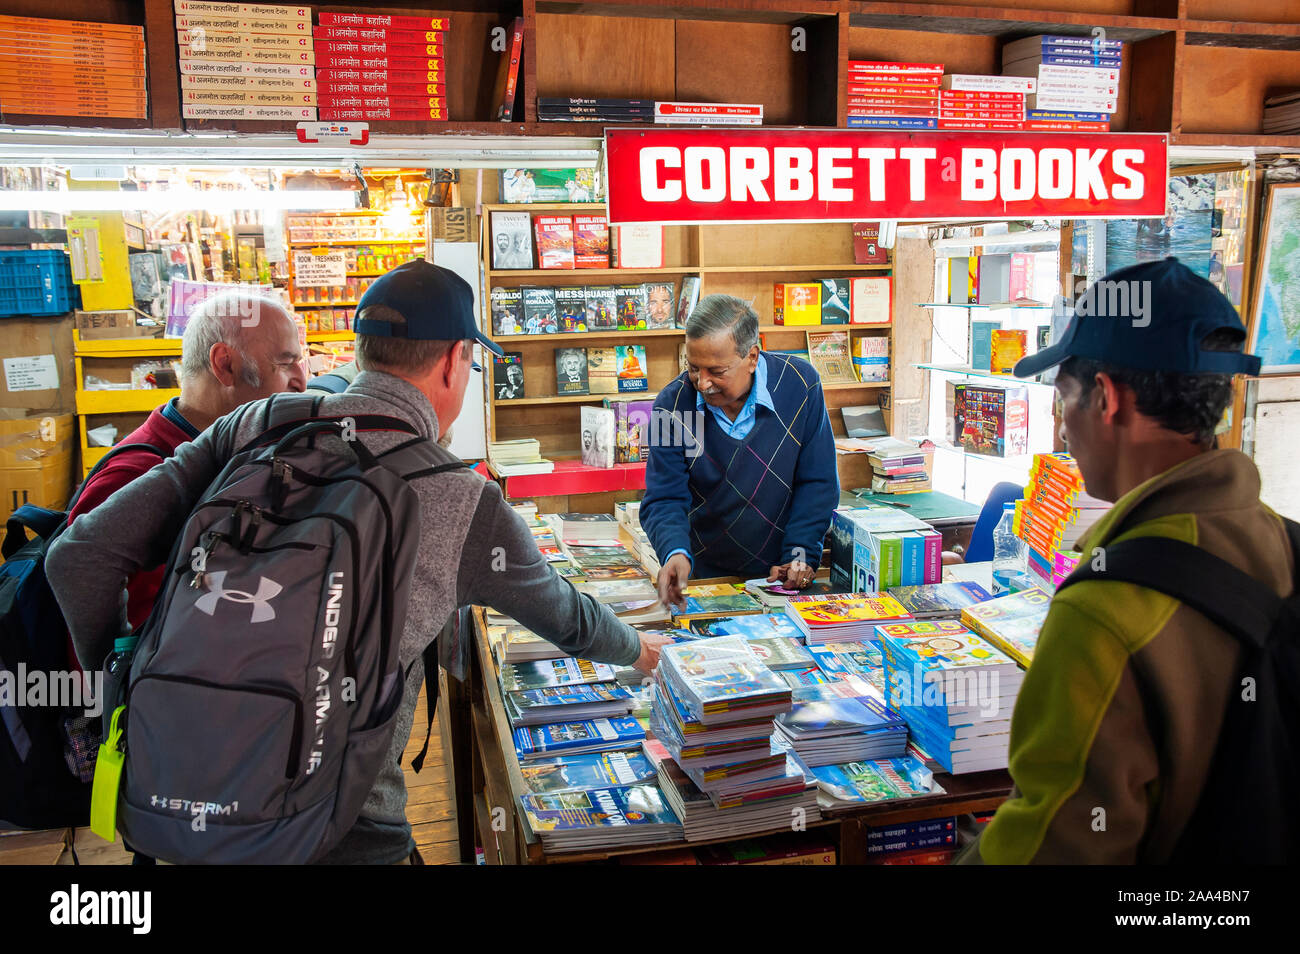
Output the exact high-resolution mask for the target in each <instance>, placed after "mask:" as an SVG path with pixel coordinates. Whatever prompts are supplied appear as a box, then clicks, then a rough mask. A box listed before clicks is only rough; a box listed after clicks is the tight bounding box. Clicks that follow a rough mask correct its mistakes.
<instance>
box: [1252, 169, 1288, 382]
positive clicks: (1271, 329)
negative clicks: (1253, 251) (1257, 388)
mask: <svg viewBox="0 0 1300 954" xmlns="http://www.w3.org/2000/svg"><path fill="white" fill-rule="evenodd" d="M1297 255H1300V182H1287V183H1278V184H1276V185H1273V186H1271V187H1270V188H1269V190H1268V196H1267V197H1266V199H1265V208H1264V230H1263V237H1262V240H1261V249H1260V255H1259V266H1258V275H1257V278H1256V285H1257V287H1256V290H1255V295H1254V299H1253V300H1254V309H1255V314H1254V321H1253V322H1252V327H1253V328H1254V341H1252V342H1251V350H1252V351H1253V352H1254V353H1255V354H1257V355H1259V356H1260V358H1261V359H1262V361H1263V368H1262V371H1261V373H1263V374H1278V373H1288V374H1294V373H1295V372H1297V371H1300V269H1297V268H1296V257H1297Z"/></svg>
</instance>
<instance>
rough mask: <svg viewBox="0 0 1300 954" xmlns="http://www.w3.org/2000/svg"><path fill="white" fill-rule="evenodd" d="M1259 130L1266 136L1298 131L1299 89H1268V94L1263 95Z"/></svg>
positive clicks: (1299, 114)
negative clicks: (1262, 120) (1262, 110)
mask: <svg viewBox="0 0 1300 954" xmlns="http://www.w3.org/2000/svg"><path fill="white" fill-rule="evenodd" d="M1261 131H1262V132H1263V133H1264V135H1266V136H1286V135H1290V134H1292V133H1295V132H1300V89H1284V90H1276V91H1270V95H1267V96H1265V97H1264V124H1263V126H1262V127H1261Z"/></svg>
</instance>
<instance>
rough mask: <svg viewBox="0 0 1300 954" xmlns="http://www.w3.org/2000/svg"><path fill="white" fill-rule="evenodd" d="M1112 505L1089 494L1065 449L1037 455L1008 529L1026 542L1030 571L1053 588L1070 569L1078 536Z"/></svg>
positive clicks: (1077, 468)
mask: <svg viewBox="0 0 1300 954" xmlns="http://www.w3.org/2000/svg"><path fill="white" fill-rule="evenodd" d="M1109 509H1110V504H1108V503H1107V502H1106V501H1104V500H1098V499H1097V498H1096V497H1093V496H1091V495H1090V494H1089V493H1088V492H1087V490H1086V489H1085V488H1084V485H1083V475H1082V474H1080V473H1079V467H1078V465H1077V464H1076V463H1075V462H1074V458H1072V457H1071V456H1070V455H1069V454H1035V455H1034V462H1033V464H1031V465H1030V468H1029V483H1028V485H1027V486H1026V487H1025V497H1024V499H1023V500H1018V501H1016V513H1015V517H1014V519H1013V522H1012V528H1013V529H1014V530H1015V532H1016V536H1018V537H1020V539H1022V540H1024V541H1025V543H1026V544H1028V546H1029V550H1030V555H1029V570H1030V572H1031V573H1033V574H1035V575H1036V577H1037V579H1039V580H1040V581H1042V583H1043V585H1044V586H1045V587H1047V588H1049V589H1050V588H1054V587H1055V586H1056V585H1057V584H1059V583H1060V582H1061V580H1063V579H1065V574H1066V573H1068V572H1069V570H1070V569H1073V565H1074V563H1075V562H1077V558H1075V559H1073V560H1069V559H1067V560H1065V561H1064V562H1062V561H1060V560H1058V556H1059V555H1060V554H1061V553H1062V552H1065V553H1072V552H1073V551H1074V550H1075V546H1076V544H1077V543H1078V542H1079V539H1080V538H1081V537H1082V536H1083V535H1084V534H1085V533H1087V532H1088V531H1089V530H1091V529H1092V527H1093V526H1094V525H1095V524H1096V523H1097V521H1098V520H1100V519H1101V518H1102V517H1104V516H1105V515H1106V512H1107V511H1108V510H1109Z"/></svg>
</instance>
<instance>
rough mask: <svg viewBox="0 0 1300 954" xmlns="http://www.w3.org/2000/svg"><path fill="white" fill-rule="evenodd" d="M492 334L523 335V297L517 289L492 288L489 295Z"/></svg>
mask: <svg viewBox="0 0 1300 954" xmlns="http://www.w3.org/2000/svg"><path fill="white" fill-rule="evenodd" d="M491 307H492V334H493V335H496V336H498V337H500V336H502V335H521V334H523V333H524V296H523V293H522V292H521V291H520V290H519V289H518V288H500V287H497V288H494V289H492V293H491Z"/></svg>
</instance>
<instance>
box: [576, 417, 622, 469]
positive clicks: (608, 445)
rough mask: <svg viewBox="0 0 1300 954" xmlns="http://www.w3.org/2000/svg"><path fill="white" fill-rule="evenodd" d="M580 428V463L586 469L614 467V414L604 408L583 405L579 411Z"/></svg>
mask: <svg viewBox="0 0 1300 954" xmlns="http://www.w3.org/2000/svg"><path fill="white" fill-rule="evenodd" d="M579 416H580V426H581V428H582V435H581V440H582V462H583V463H584V464H586V465H587V466H588V467H613V466H614V412H613V411H611V410H610V409H609V408H605V407H588V406H587V405H585V404H584V405H583V406H582V408H581V411H580V415H579Z"/></svg>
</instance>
